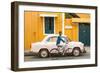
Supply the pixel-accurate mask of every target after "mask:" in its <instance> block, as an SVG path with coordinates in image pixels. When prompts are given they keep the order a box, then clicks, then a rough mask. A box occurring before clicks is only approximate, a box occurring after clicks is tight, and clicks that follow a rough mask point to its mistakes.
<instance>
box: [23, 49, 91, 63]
mask: <svg viewBox="0 0 100 73" xmlns="http://www.w3.org/2000/svg"><path fill="white" fill-rule="evenodd" d="M85 49H86V53H83V54H81V55H80V56H78V57H75V56H69V55H67V56H52V57H48V58H39V57H38V56H33V55H32V54H31V53H30V54H29V53H26V55H25V57H24V61H26V62H27V61H49V60H71V59H89V58H90V47H85Z"/></svg>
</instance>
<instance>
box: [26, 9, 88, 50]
mask: <svg viewBox="0 0 100 73" xmlns="http://www.w3.org/2000/svg"><path fill="white" fill-rule="evenodd" d="M24 25H25V26H24V45H25V46H24V47H25V51H30V50H31V43H34V42H39V41H42V40H43V38H44V37H45V36H47V35H49V34H58V33H59V31H62V33H63V35H66V36H68V37H69V38H70V39H71V40H73V41H81V42H84V43H86V45H90V44H89V43H90V40H89V39H90V16H89V14H81V13H80V14H79V13H61V12H38V11H37V12H36V11H35V12H34V11H25V12H24ZM86 34H87V36H86ZM86 38H88V39H87V40H84V39H86Z"/></svg>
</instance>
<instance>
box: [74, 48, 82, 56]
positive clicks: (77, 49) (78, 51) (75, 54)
mask: <svg viewBox="0 0 100 73" xmlns="http://www.w3.org/2000/svg"><path fill="white" fill-rule="evenodd" d="M80 53H81V52H80V48H78V47H76V48H74V49H73V52H72V54H73V56H79V55H80Z"/></svg>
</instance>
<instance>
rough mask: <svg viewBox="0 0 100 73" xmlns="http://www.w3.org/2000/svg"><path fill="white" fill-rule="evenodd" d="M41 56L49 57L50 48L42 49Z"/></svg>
mask: <svg viewBox="0 0 100 73" xmlns="http://www.w3.org/2000/svg"><path fill="white" fill-rule="evenodd" d="M39 56H40V57H41V58H47V57H48V56H49V52H48V50H46V49H43V50H40V52H39Z"/></svg>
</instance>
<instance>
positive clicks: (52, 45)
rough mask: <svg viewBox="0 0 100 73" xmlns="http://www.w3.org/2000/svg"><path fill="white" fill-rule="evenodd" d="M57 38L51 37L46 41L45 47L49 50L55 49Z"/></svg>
mask: <svg viewBox="0 0 100 73" xmlns="http://www.w3.org/2000/svg"><path fill="white" fill-rule="evenodd" d="M56 41H57V37H55V36H52V37H49V38H48V39H47V40H46V47H47V48H48V49H49V50H51V49H53V48H57V46H56Z"/></svg>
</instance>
